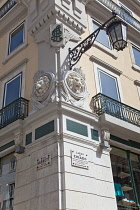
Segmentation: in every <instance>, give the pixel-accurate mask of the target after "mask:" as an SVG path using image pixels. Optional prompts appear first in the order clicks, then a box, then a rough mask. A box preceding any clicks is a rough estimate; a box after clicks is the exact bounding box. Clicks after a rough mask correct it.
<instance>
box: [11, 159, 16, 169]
mask: <svg viewBox="0 0 140 210" xmlns="http://www.w3.org/2000/svg"><path fill="white" fill-rule="evenodd" d="M15 170H16V158H12V159H11V162H10V171H15Z"/></svg>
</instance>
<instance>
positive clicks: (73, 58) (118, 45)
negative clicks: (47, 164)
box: [69, 11, 127, 69]
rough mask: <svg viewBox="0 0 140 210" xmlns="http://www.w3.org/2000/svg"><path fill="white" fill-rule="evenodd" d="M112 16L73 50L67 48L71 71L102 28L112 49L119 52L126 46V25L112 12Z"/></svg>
mask: <svg viewBox="0 0 140 210" xmlns="http://www.w3.org/2000/svg"><path fill="white" fill-rule="evenodd" d="M112 14H113V16H112V17H111V18H110V19H108V20H107V21H106V22H105V23H104V24H102V25H101V26H100V27H99V28H98V29H96V30H95V31H94V32H93V33H92V34H90V35H89V36H88V37H87V38H86V39H84V40H83V41H82V42H81V43H79V44H78V45H77V46H76V47H75V48H73V49H71V48H69V63H70V69H72V67H73V66H74V65H75V64H76V63H77V62H78V61H79V60H80V58H81V56H82V54H83V53H85V52H86V51H87V50H88V49H90V48H91V47H92V45H93V43H94V41H95V40H96V37H97V36H98V34H99V32H100V30H102V29H104V28H106V33H107V34H108V36H109V39H110V43H111V45H112V47H113V48H114V49H116V50H117V51H119V50H123V49H124V48H125V47H126V46H127V41H126V40H127V25H126V23H124V22H122V21H121V20H119V19H117V18H116V15H117V14H116V13H115V12H114V11H113V12H112ZM112 20H113V21H112ZM108 23H109V24H108ZM107 24H108V25H107Z"/></svg>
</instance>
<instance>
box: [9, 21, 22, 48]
mask: <svg viewBox="0 0 140 210" xmlns="http://www.w3.org/2000/svg"><path fill="white" fill-rule="evenodd" d="M10 38H11V41H10V52H12V51H13V50H14V49H15V48H17V47H18V46H19V45H20V44H22V43H23V42H24V40H23V39H24V25H21V26H20V27H19V28H18V29H17V30H15V31H14V32H13V33H11V37H10Z"/></svg>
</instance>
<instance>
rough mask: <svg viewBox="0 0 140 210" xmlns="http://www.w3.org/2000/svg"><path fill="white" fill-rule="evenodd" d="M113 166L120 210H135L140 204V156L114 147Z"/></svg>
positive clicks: (115, 189)
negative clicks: (125, 207) (125, 208)
mask: <svg viewBox="0 0 140 210" xmlns="http://www.w3.org/2000/svg"><path fill="white" fill-rule="evenodd" d="M111 165H112V172H113V179H114V193H115V195H116V200H117V204H118V207H119V209H124V208H123V207H124V206H127V208H128V209H135V207H136V206H137V205H138V203H139V202H140V179H139V177H140V163H139V155H137V154H133V153H131V152H129V151H125V150H122V149H119V148H115V147H112V150H111Z"/></svg>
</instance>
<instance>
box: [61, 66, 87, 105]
mask: <svg viewBox="0 0 140 210" xmlns="http://www.w3.org/2000/svg"><path fill="white" fill-rule="evenodd" d="M63 90H64V91H63V93H64V94H63V96H64V97H65V99H66V101H70V102H71V103H72V104H74V105H77V106H80V107H83V105H84V103H85V101H86V99H87V96H88V93H87V88H86V83H85V76H84V74H83V72H82V70H81V69H80V68H79V69H78V68H75V69H74V70H73V71H68V72H66V73H65V74H64V80H63Z"/></svg>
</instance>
